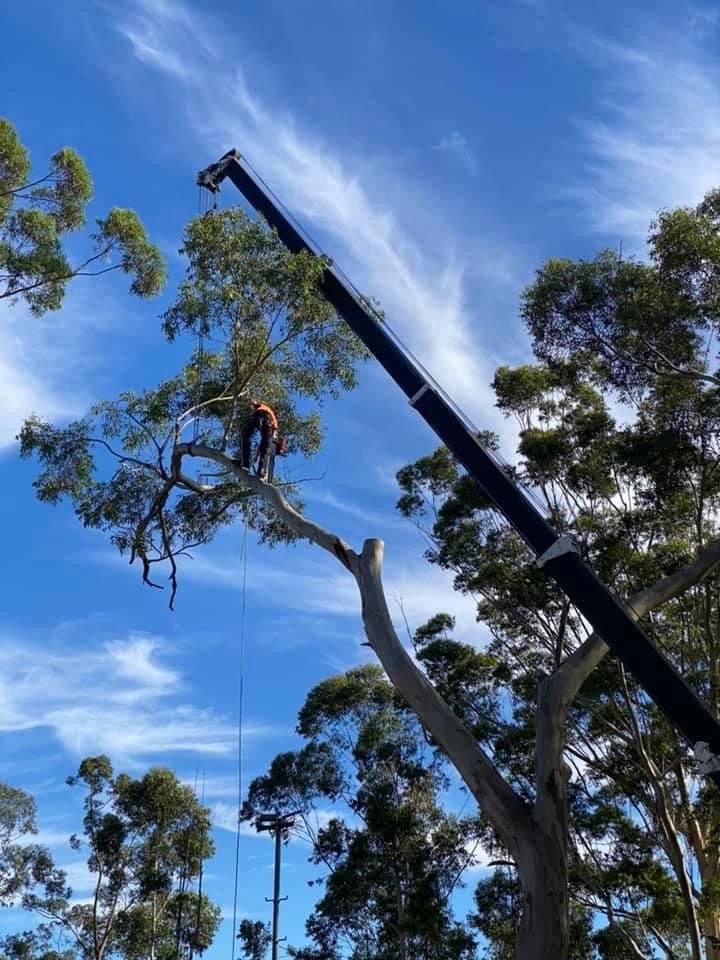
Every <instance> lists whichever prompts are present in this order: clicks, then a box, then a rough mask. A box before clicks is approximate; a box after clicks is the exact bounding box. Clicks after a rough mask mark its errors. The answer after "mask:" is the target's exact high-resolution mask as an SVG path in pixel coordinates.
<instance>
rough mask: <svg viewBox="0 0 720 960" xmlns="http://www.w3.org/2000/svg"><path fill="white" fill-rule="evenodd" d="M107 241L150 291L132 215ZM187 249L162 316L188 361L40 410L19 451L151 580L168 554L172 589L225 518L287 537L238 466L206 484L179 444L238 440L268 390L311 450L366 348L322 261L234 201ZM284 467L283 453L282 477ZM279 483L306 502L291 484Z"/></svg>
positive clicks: (295, 444) (198, 228)
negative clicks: (163, 375)
mask: <svg viewBox="0 0 720 960" xmlns="http://www.w3.org/2000/svg"><path fill="white" fill-rule="evenodd" d="M99 242H100V243H101V244H109V243H115V244H117V245H118V247H119V249H122V250H123V251H125V253H124V254H123V256H124V257H126V259H123V260H122V261H121V263H122V264H123V269H125V267H126V266H127V269H128V270H130V271H131V272H132V273H133V274H134V275H135V277H136V280H137V282H138V283H141V284H143V285H144V287H143V289H146V288H147V284H150V286H152V284H153V282H154V280H153V277H155V276H156V275H157V267H158V264H157V262H156V260H155V258H154V256H153V254H152V250H151V248H149V247H148V245H147V242H146V240H145V237H144V232H143V231H142V228H141V227H140V225H139V224H138V223H137V221H136V219H135V218H134V215H130V214H127V215H126V214H125V213H122V212H121V211H113V213H112V214H111V216H110V217H108V219H107V220H106V221H105V222H104V224H103V225H102V229H101V234H100V239H99ZM182 252H183V253H184V254H185V255H186V256H187V259H188V269H187V278H186V280H185V281H184V282H183V283H182V284H181V286H180V289H179V291H178V295H177V297H176V300H175V302H174V304H173V305H172V306H171V307H170V308H169V309H168V310H167V312H166V313H165V315H164V317H163V325H164V329H165V332H166V334H167V336H168V338H169V339H170V340H176V339H179V338H180V339H181V340H182V342H183V343H184V344H185V345H186V346H187V348H188V357H187V362H186V363H185V364H184V365H183V366H182V368H181V369H180V371H179V372H178V373H177V374H176V375H175V376H173V377H171V378H169V379H167V380H165V381H164V382H163V383H161V384H160V386H159V387H157V388H156V389H148V390H146V391H145V392H144V393H142V394H139V395H138V394H135V393H131V392H127V393H124V394H121V396H120V397H119V399H118V400H116V401H105V402H102V403H98V404H97V405H96V406H95V407H94V408H93V409H92V411H91V412H90V415H89V416H87V417H85V418H83V419H82V420H79V421H77V422H75V423H71V424H69V425H67V426H65V427H62V428H58V427H55V426H53V425H51V424H49V423H45V422H43V421H41V420H39V419H38V418H34V417H31V418H29V419H28V420H27V421H26V423H25V424H24V426H23V429H22V431H21V433H20V445H21V454H22V456H24V457H28V456H32V455H34V456H37V458H38V460H39V461H40V464H41V470H40V473H39V476H38V478H37V480H36V481H35V488H36V490H37V495H38V497H39V499H40V500H43V501H45V502H48V503H53V504H54V503H57V502H58V500H59V499H61V498H63V497H67V498H68V499H69V500H70V501H71V502H72V504H73V507H74V509H75V512H76V514H77V516H78V517H79V519H80V520H81V522H82V523H83V525H84V526H87V527H90V528H93V529H99V530H103V531H105V532H107V534H108V535H109V537H110V540H111V542H112V543H113V544H114V545H115V546H116V547H117V548H118V549H119V550H120V552H121V553H124V554H129V555H130V558H131V559H134V558H136V557H139V558H140V559H141V560H142V562H143V574H144V577H145V578H146V582H152V581H151V579H150V570H151V565H152V564H156V563H160V564H165V563H167V562H168V561H169V563H170V573H171V579H172V583H173V595H174V585H175V583H176V581H175V571H176V567H175V561H174V557H175V556H176V555H178V554H182V553H183V552H184V551H185V550H187V549H189V548H190V547H191V546H197V545H199V544H205V543H208V542H209V541H210V540H212V538H213V537H214V536H215V534H216V533H217V532H218V531H219V530H220V529H221V528H222V527H223V526H226V525H228V524H232V523H234V522H237V521H238V520H247V522H248V524H249V525H250V527H251V528H252V529H254V530H255V531H257V533H258V534H259V536H260V538H261V539H262V540H263V541H264V542H266V543H269V544H274V543H277V542H281V541H289V540H291V539H292V534H291V532H290V531H289V530H288V529H287V528H285V527H284V526H282V525H281V524H280V523H279V522H278V520H277V518H276V516H275V514H274V513H273V512H272V511H270V510H268V508H267V507H266V506H265V505H264V503H261V502H258V501H257V500H256V499H255V498H251V497H249V496H248V493H247V491H246V489H245V488H244V486H243V485H241V484H238V482H237V480H236V478H235V475H234V474H231V473H230V472H225V471H222V470H220V471H219V473H218V468H217V466H216V465H213V466H212V467H208V466H205V467H204V469H205V470H206V471H207V472H208V473H211V474H212V478H213V480H217V481H219V482H217V483H215V485H214V486H213V487H212V488H211V489H208V488H207V487H206V489H205V490H202V489H200V490H198V487H197V484H196V480H197V474H196V475H195V476H193V477H191V476H190V475H189V474H187V473H186V474H184V475H183V476H180V475H179V474H180V467H179V464H178V462H176V461H175V460H174V459H173V457H174V453H175V451H176V448H177V445H178V444H179V443H182V442H184V441H186V440H193V439H196V440H197V442H198V443H203V444H206V445H208V446H211V447H214V448H216V449H218V450H220V451H228V452H229V451H232V452H234V453H235V452H237V451H238V450H239V448H240V446H241V435H242V429H243V426H244V423H245V421H246V418H247V416H248V414H249V412H250V400H251V399H253V398H254V397H261V398H262V399H264V400H265V401H267V402H269V403H270V404H271V405H272V406H273V408H274V409H275V411H276V413H277V415H278V417H279V420H280V429H281V431H282V434H283V436H285V438H286V440H287V451H288V453H289V454H296V455H299V456H301V457H310V456H312V455H313V454H315V453H316V452H317V451H318V450H319V448H320V445H321V443H322V429H321V423H320V407H321V405H322V403H323V401H324V400H325V399H326V398H327V397H335V396H337V395H338V393H339V391H341V390H346V389H351V388H352V387H354V386H355V383H356V372H355V371H356V366H357V364H358V363H359V362H360V361H361V360H362V359H363V358H364V357H365V356H366V353H365V351H364V348H362V346H361V345H360V343H359V341H358V340H357V339H356V338H355V337H354V335H353V334H352V333H351V332H350V330H349V328H348V327H347V325H346V324H345V323H344V322H343V321H342V320H341V319H340V317H338V315H337V314H335V312H334V311H333V310H332V308H331V307H330V306H329V305H328V303H327V302H326V301H325V300H324V298H323V297H322V294H321V290H320V281H321V278H322V274H323V270H324V265H323V263H322V261H321V260H320V259H319V258H314V257H311V256H309V255H307V254H305V253H300V254H295V255H293V254H290V253H288V252H287V251H286V250H285V248H284V247H283V245H282V243H281V242H280V240H279V239H278V237H277V235H276V234H275V233H274V232H272V231H270V230H269V229H268V228H267V227H266V226H265V225H264V224H263V223H258V222H255V221H253V220H250V219H249V218H248V217H247V216H246V215H245V214H244V213H242V212H241V211H238V210H228V211H223V212H221V213H217V214H213V215H210V216H207V217H201V218H198V219H196V220H193V221H192V222H191V223H190V224H189V225H188V227H187V230H186V234H185V244H184V247H183V250H182ZM136 292H142V291H141V290H139V289H138V291H136ZM196 434H197V437H196V436H195V435H196ZM198 466H199V469H200V471H202V470H203V465H202V464H199V465H198ZM281 474H282V466H281V464H280V463H278V465H277V469H276V477H277V479H278V480H279V481H281V482H282V476H281ZM201 479H202V473H201ZM284 493H285V496H286V498H288V499H289V500H290V501H291V502H292V503H294V504H295V505H297V506H300V501H299V500H298V498H297V493H296V491H295V489H294V488H293V486H292V484H286V486H285V490H284Z"/></svg>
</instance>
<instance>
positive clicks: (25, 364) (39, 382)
mask: <svg viewBox="0 0 720 960" xmlns="http://www.w3.org/2000/svg"><path fill="white" fill-rule="evenodd" d="M58 316H59V315H58ZM58 316H56V315H54V314H53V315H51V316H50V317H47V316H46V317H43V318H41V319H38V318H35V317H33V316H31V314H30V311H29V310H28V309H26V308H25V307H24V306H23V305H22V304H19V303H18V304H15V305H11V304H10V303H9V302H8V301H7V300H6V301H0V383H2V390H1V391H0V449H2V448H3V447H8V446H11V445H12V444H14V442H15V437H16V435H17V433H18V431H19V429H20V427H21V425H22V422H23V420H24V419H25V418H26V417H28V416H29V415H30V414H32V413H35V414H38V415H40V416H45V417H48V418H51V419H53V420H58V419H63V418H65V417H69V416H74V415H76V414H77V413H79V412H80V410H81V409H82V407H83V396H82V391H81V390H80V389H79V388H78V385H77V384H75V386H74V388H73V385H72V384H69V383H68V380H69V379H72V378H71V377H68V373H71V371H69V369H68V368H69V367H72V366H73V363H74V361H73V356H72V352H71V351H68V349H67V346H66V344H67V341H65V340H64V338H63V330H64V329H65V326H66V323H68V322H69V320H68V317H67V314H66V315H64V319H63V320H62V321H59V320H58Z"/></svg>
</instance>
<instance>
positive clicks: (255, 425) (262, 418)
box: [242, 400, 278, 480]
mask: <svg viewBox="0 0 720 960" xmlns="http://www.w3.org/2000/svg"><path fill="white" fill-rule="evenodd" d="M277 430H278V420H277V417H276V416H275V411H274V410H273V409H272V407H269V406H268V405H267V403H263V402H262V401H261V400H251V401H250V416H249V417H248V418H247V420H246V421H245V426H244V427H243V432H242V465H243V467H244V468H245V469H246V470H249V469H250V455H251V452H252V438H253V434H254V433H255V432H256V431H257V432H258V433H259V434H260V445H259V446H258V452H257V458H258V471H257V474H258V476H259V477H260V479H261V480H264V479H265V478H266V476H267V469H268V459H269V455H270V452H271V445H274V444H276V443H277V438H278V432H277Z"/></svg>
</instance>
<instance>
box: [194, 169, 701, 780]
mask: <svg viewBox="0 0 720 960" xmlns="http://www.w3.org/2000/svg"><path fill="white" fill-rule="evenodd" d="M226 178H227V179H229V180H231V181H232V183H233V184H234V185H235V186H236V187H237V188H238V190H239V191H240V192H241V193H242V194H243V196H244V197H245V199H246V200H247V201H248V203H249V204H250V205H251V206H252V207H254V209H255V210H256V211H257V212H258V213H260V214H262V216H263V217H264V218H265V220H267V222H268V223H269V224H270V226H271V227H273V228H274V229H275V231H276V232H277V234H278V236H279V237H280V239H281V240H282V242H283V243H284V244H285V246H286V247H287V248H288V249H289V250H291V251H292V252H293V253H297V252H299V251H300V250H307V251H308V252H310V253H312V254H314V255H315V256H322V253H321V251H319V250H316V249H313V247H312V246H311V245H310V243H309V242H308V241H307V240H306V239H305V238H304V237H303V236H302V235H301V233H300V232H299V231H298V229H297V228H296V227H295V226H294V225H293V224H292V223H291V221H290V219H289V218H288V217H287V216H286V214H285V213H284V212H283V210H282V209H281V206H280V204H279V203H278V202H277V201H276V200H275V198H274V197H273V196H272V195H271V193H270V191H269V190H267V189H265V188H264V186H263V185H261V184H260V183H259V182H258V179H257V178H256V177H255V176H253V175H252V174H251V173H250V172H249V170H248V169H247V166H246V164H245V163H244V162H243V159H242V157H241V155H240V154H239V153H238V152H237V151H235V150H231V151H229V152H228V153H226V154H225V156H223V157H222V158H221V159H220V160H219V161H218V162H217V163H214V164H212V165H211V166H209V167H207V169H205V170H203V171H201V172H200V173H199V174H198V179H197V182H198V184H199V185H200V186H202V187H205V188H207V189H208V190H210V191H211V192H213V193H216V192H217V191H218V190H219V189H220V184H221V182H222V181H223V180H224V179H226ZM325 259H326V262H327V269H326V271H325V275H324V279H323V282H322V289H323V293H324V294H325V296H326V297H327V299H328V301H329V302H330V303H331V304H332V306H333V307H334V308H335V309H336V310H337V312H338V313H339V314H340V316H342V317H343V318H344V319H345V321H346V322H347V324H348V325H349V326H350V328H351V329H352V330H353V331H354V333H355V334H356V335H357V336H358V337H359V338H360V340H362V342H363V343H364V344H365V346H366V347H367V348H368V350H369V351H370V353H372V354H373V356H374V357H375V358H376V359H377V360H378V362H379V363H380V364H381V365H382V366H383V367H384V368H385V370H387V372H388V373H389V374H390V376H391V377H392V378H393V380H394V381H395V382H396V383H397V385H398V386H399V387H400V388H401V390H402V391H403V392H404V393H405V395H406V396H407V397H408V399H409V401H410V404H411V406H413V407H414V408H415V410H417V412H418V413H419V414H420V416H421V417H422V418H423V419H424V420H425V421H426V423H427V424H428V425H429V426H430V427H431V428H432V430H433V431H434V432H435V433H436V434H437V436H438V437H439V438H440V440H442V442H443V443H444V444H445V446H446V447H447V448H448V450H450V451H451V453H452V454H453V456H454V457H455V458H456V459H457V460H458V461H459V462H460V463H461V464H462V465H463V466H464V467H465V469H466V470H467V472H468V473H469V474H470V476H472V477H473V478H474V479H475V480H476V482H477V483H478V485H479V486H480V487H481V489H482V490H483V492H484V493H485V494H486V495H487V496H488V497H489V498H490V500H491V501H492V502H493V503H494V504H495V506H496V507H497V509H498V510H499V511H500V512H501V513H502V514H503V515H504V516H505V518H506V519H507V520H508V521H509V523H510V524H512V526H513V527H514V528H515V530H516V531H517V532H518V533H519V534H520V536H521V537H522V538H523V539H524V540H525V541H526V543H527V544H528V545H529V546H530V548H531V549H532V550H533V551H534V553H535V554H536V556H537V558H538V560H537V562H538V564H539V565H540V566H541V567H542V568H543V569H544V570H545V571H546V572H547V573H548V574H549V575H550V576H551V577H552V578H553V579H554V580H555V581H556V582H557V583H558V585H559V586H560V587H561V589H562V590H563V591H564V593H565V594H566V595H567V597H568V598H569V599H570V600H571V601H572V603H573V604H574V605H575V606H576V607H577V609H578V610H579V611H580V612H581V613H582V615H583V616H584V617H585V619H586V620H587V621H588V622H589V623H590V624H591V625H592V627H593V629H594V630H596V631H597V632H598V633H599V634H600V636H601V637H602V638H603V640H604V641H605V642H606V643H607V645H608V646H609V647H610V649H611V650H612V651H613V653H614V654H615V656H617V657H618V658H619V659H620V660H621V661H622V663H623V664H624V665H625V666H626V668H627V669H628V670H629V671H630V672H631V673H632V674H633V676H634V677H635V678H636V680H637V681H638V682H639V683H640V684H641V686H642V687H643V688H644V689H645V690H646V692H647V693H648V695H649V696H650V697H651V698H652V699H653V700H654V702H655V703H656V704H657V705H658V707H659V708H660V709H661V710H662V711H663V713H664V714H665V715H666V716H667V718H668V719H669V720H670V722H671V723H672V724H673V725H674V726H675V727H676V728H677V729H678V730H679V731H680V732H681V733H682V734H683V736H684V737H685V738H686V739H687V740H688V742H689V743H690V744H691V745H692V746H693V747H695V746H696V745H698V744H707V746H708V748H709V754H710V755H711V759H709V760H707V762H706V770H705V772H707V773H708V775H709V776H710V777H711V778H712V779H713V780H714V781H715V782H716V783H717V784H718V786H720V759H718V758H720V723H718V721H717V720H716V719H715V717H714V716H713V715H712V714H711V713H710V711H709V710H708V709H707V707H706V706H705V704H704V703H703V702H702V701H701V700H700V699H699V698H698V696H697V695H696V694H695V693H694V691H693V690H692V689H691V688H690V687H689V686H688V685H687V684H686V683H685V681H684V680H683V678H682V677H681V676H680V674H679V673H678V672H677V671H676V670H675V668H674V667H673V666H672V664H671V663H670V662H669V661H668V660H667V659H666V658H665V657H664V656H663V654H662V653H661V652H660V651H659V650H658V649H657V647H656V646H655V645H654V644H653V643H652V641H651V640H650V639H649V638H648V636H647V635H646V634H645V633H644V631H643V630H642V629H641V628H640V627H639V626H638V625H637V623H635V622H634V621H633V620H632V619H631V617H630V616H629V615H628V613H627V612H626V610H625V608H624V606H623V604H622V602H621V601H619V600H618V599H616V598H615V597H614V596H613V595H612V594H611V593H610V591H609V590H608V589H607V588H606V587H605V586H604V585H603V584H602V583H601V582H600V580H599V579H598V578H597V576H596V575H595V574H594V573H593V572H592V570H591V569H590V568H589V567H588V565H587V564H586V563H585V562H584V561H583V560H582V559H581V557H580V556H579V554H578V552H577V550H576V549H575V547H574V546H573V544H572V542H571V541H570V539H569V538H568V537H559V536H558V534H557V533H556V531H555V530H553V528H552V527H551V526H550V525H549V524H548V523H547V521H546V520H545V519H544V518H543V517H542V516H541V515H540V514H539V513H538V511H537V510H536V509H535V507H534V506H533V505H532V504H531V503H530V501H529V500H528V499H527V497H526V496H525V495H524V494H523V492H522V491H521V490H520V488H519V487H518V486H517V485H516V484H515V482H514V481H513V480H512V479H511V477H509V476H508V475H507V473H506V471H505V470H504V469H503V467H502V465H501V464H500V463H498V462H497V461H496V460H495V458H494V457H493V455H492V453H491V452H490V451H488V450H487V449H485V447H484V446H483V445H482V443H480V441H479V440H478V437H477V434H476V432H475V431H474V429H473V427H472V425H471V424H470V423H469V421H468V420H467V418H465V417H464V415H463V414H462V412H461V411H460V410H459V409H458V408H457V406H456V405H455V404H454V403H453V402H452V400H450V398H449V397H447V396H446V395H445V393H444V392H443V391H442V389H441V388H440V387H439V386H438V385H437V384H436V383H435V382H434V381H433V380H432V378H430V377H429V375H428V374H427V373H426V372H425V371H424V370H422V368H421V367H420V366H419V364H418V363H416V362H415V361H414V360H413V358H412V357H411V356H409V355H408V354H407V352H406V351H405V350H404V349H403V348H402V347H401V346H400V345H399V344H398V343H397V342H396V341H395V340H394V338H393V337H392V335H391V334H390V332H389V331H388V329H387V327H386V326H385V325H384V324H383V322H382V319H381V318H380V317H379V316H378V315H377V314H376V313H375V312H374V311H373V310H372V307H371V306H370V305H369V304H368V303H367V302H366V301H365V300H364V299H363V298H362V297H360V296H359V295H358V294H357V293H356V292H354V291H353V289H352V288H351V286H350V285H349V284H348V282H347V281H346V280H345V279H344V278H343V277H342V276H341V275H340V273H339V271H338V270H337V269H336V268H335V267H334V266H333V265H332V263H331V262H330V261H329V260H327V258H325ZM698 753H699V754H701V753H703V750H702V748H700V749H699V750H698Z"/></svg>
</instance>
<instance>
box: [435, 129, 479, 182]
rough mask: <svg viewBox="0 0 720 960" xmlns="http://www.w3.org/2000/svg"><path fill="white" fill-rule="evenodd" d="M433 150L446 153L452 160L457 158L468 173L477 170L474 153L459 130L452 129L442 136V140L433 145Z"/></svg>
mask: <svg viewBox="0 0 720 960" xmlns="http://www.w3.org/2000/svg"><path fill="white" fill-rule="evenodd" d="M435 150H439V151H440V152H441V153H446V154H448V155H449V156H450V157H452V158H453V159H454V160H457V161H458V162H459V163H460V165H461V166H462V167H464V168H465V170H467V171H468V173H475V172H476V171H477V159H476V158H475V154H474V153H473V151H472V150H471V149H470V145H469V144H468V142H467V140H466V139H465V137H464V136H463V135H462V133H460V131H459V130H453V132H452V133H451V134H449V135H448V136H447V137H443V138H442V140H441V141H440V142H439V143H437V144H436V145H435Z"/></svg>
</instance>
